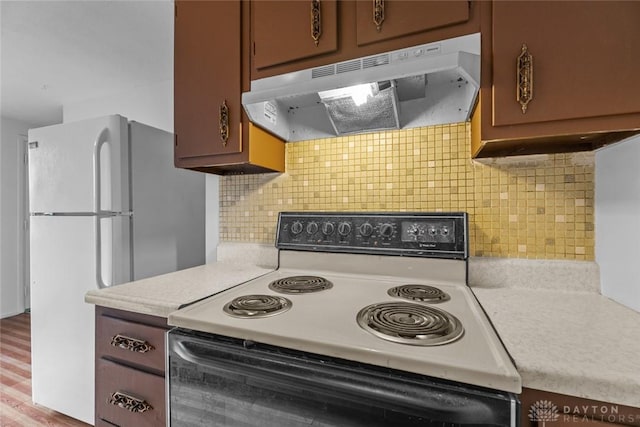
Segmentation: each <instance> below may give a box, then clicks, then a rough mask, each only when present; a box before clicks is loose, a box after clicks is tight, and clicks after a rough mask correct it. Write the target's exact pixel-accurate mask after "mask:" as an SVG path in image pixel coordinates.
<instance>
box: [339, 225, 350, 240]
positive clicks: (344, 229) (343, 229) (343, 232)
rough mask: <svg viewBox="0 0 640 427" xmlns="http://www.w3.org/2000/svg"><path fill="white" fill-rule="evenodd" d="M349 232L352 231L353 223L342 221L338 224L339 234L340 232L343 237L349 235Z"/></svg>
mask: <svg viewBox="0 0 640 427" xmlns="http://www.w3.org/2000/svg"><path fill="white" fill-rule="evenodd" d="M349 233H351V224H349V223H348V222H341V223H340V224H338V234H340V235H341V236H342V237H346V236H348V235H349Z"/></svg>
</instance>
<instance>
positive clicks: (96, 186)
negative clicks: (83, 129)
mask: <svg viewBox="0 0 640 427" xmlns="http://www.w3.org/2000/svg"><path fill="white" fill-rule="evenodd" d="M108 135H109V128H104V129H102V130H101V131H100V133H99V134H98V136H97V137H96V141H95V143H94V144H93V197H94V199H93V209H94V211H95V212H96V213H97V214H100V213H102V185H101V184H102V183H101V178H102V173H101V172H102V171H101V165H100V152H101V151H102V146H103V145H104V144H106V143H107V142H109V140H108V138H107V136H108Z"/></svg>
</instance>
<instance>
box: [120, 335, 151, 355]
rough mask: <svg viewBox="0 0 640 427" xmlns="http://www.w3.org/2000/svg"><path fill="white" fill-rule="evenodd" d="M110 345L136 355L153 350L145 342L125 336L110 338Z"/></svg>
mask: <svg viewBox="0 0 640 427" xmlns="http://www.w3.org/2000/svg"><path fill="white" fill-rule="evenodd" d="M111 345H112V346H114V347H119V348H122V349H125V350H129V351H133V352H136V353H146V352H149V351H151V350H154V349H155V348H154V347H153V346H152V345H151V344H149V343H148V342H146V341H143V340H138V339H135V338H131V337H127V336H125V335H120V334H118V335H116V336H114V337H113V338H111Z"/></svg>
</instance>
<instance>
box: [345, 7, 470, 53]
mask: <svg viewBox="0 0 640 427" xmlns="http://www.w3.org/2000/svg"><path fill="white" fill-rule="evenodd" d="M356 3H357V6H356V16H357V23H356V29H357V30H356V32H357V36H356V37H357V44H358V46H362V45H365V44H368V43H373V42H378V41H382V40H389V39H392V38H396V37H401V36H407V35H410V34H414V33H420V32H423V31H428V30H432V29H435V28H440V27H445V26H448V25H453V24H458V23H462V22H466V21H468V20H469V2H468V1H466V0H450V1H415V0H414V1H400V0H380V1H358V2H356ZM376 17H377V18H378V19H377V22H379V23H380V24H379V25H378V24H376V19H375V18H376Z"/></svg>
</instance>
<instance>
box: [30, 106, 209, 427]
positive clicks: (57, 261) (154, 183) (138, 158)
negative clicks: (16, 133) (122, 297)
mask: <svg viewBox="0 0 640 427" xmlns="http://www.w3.org/2000/svg"><path fill="white" fill-rule="evenodd" d="M28 152H29V203H30V206H29V210H30V212H31V216H30V244H31V247H30V273H31V278H30V280H31V353H32V355H31V360H32V390H33V391H32V397H33V401H34V403H36V404H39V405H42V406H45V407H48V408H51V409H54V410H56V411H58V412H61V413H64V414H67V415H69V416H71V417H73V418H77V419H79V420H82V421H84V422H86V423H89V424H93V423H94V333H95V331H94V307H93V306H92V305H90V304H86V303H85V302H84V295H85V293H86V292H87V291H89V290H92V289H96V288H105V287H108V286H114V285H118V284H122V283H125V282H129V281H131V280H137V279H142V278H145V277H150V276H154V275H158V274H163V273H167V272H171V271H176V270H181V269H184V268H188V267H193V266H196V265H201V264H203V263H204V261H205V242H204V236H205V232H204V231H205V230H204V227H205V225H204V224H205V189H204V185H205V181H204V174H201V173H198V172H192V171H187V170H182V169H176V168H175V167H174V165H173V135H172V134H170V133H168V132H164V131H162V130H159V129H155V128H152V127H149V126H145V125H142V124H140V123H136V122H128V121H127V119H126V118H125V117H122V116H118V115H113V116H107V117H100V118H96V119H90V120H84V121H79V122H73V123H65V124H61V125H55V126H48V127H43V128H38V129H31V130H30V131H29V150H28Z"/></svg>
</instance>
